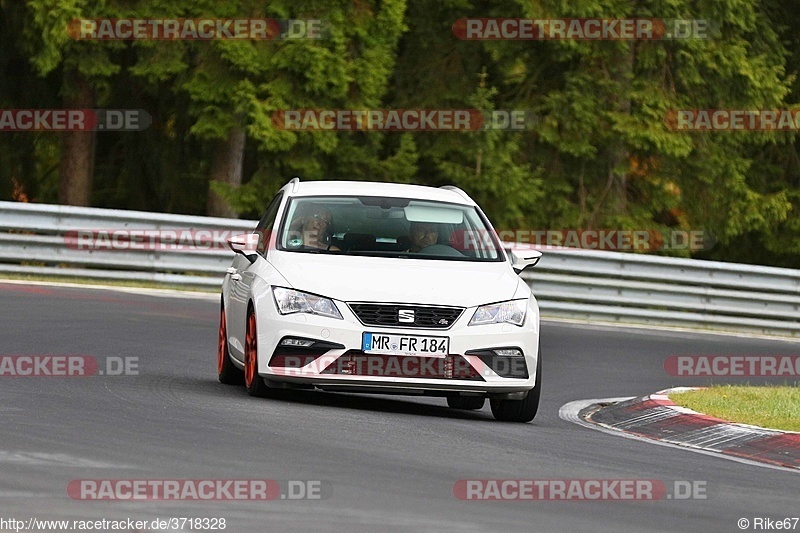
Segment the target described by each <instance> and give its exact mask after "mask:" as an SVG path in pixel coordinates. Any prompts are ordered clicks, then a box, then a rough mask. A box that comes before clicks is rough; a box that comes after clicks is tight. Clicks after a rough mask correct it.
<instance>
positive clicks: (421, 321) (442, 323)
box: [348, 303, 464, 329]
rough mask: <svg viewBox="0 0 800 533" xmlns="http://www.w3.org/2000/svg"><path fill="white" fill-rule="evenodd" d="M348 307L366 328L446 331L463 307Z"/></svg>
mask: <svg viewBox="0 0 800 533" xmlns="http://www.w3.org/2000/svg"><path fill="white" fill-rule="evenodd" d="M348 305H349V306H350V309H351V310H352V311H353V313H354V314H355V315H356V316H357V317H358V319H359V320H360V321H361V323H362V324H365V325H368V326H395V327H403V328H431V329H448V328H450V326H452V325H453V324H454V323H455V321H456V320H458V317H459V316H461V313H463V312H464V308H463V307H438V306H426V305H403V304H369V303H351V304H348Z"/></svg>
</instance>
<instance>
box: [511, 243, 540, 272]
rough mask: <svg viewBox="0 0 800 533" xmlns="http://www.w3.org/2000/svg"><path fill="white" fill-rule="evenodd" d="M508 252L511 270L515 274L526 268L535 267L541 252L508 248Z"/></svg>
mask: <svg viewBox="0 0 800 533" xmlns="http://www.w3.org/2000/svg"><path fill="white" fill-rule="evenodd" d="M508 252H509V253H510V254H511V268H513V269H514V272H516V273H517V274H519V273H521V272H522V271H523V270H525V269H526V268H528V267H532V266H536V263H538V262H539V259H541V258H542V252H540V251H539V250H523V249H520V248H509V249H508Z"/></svg>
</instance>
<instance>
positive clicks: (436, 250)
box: [417, 244, 466, 257]
mask: <svg viewBox="0 0 800 533" xmlns="http://www.w3.org/2000/svg"><path fill="white" fill-rule="evenodd" d="M417 253H418V254H429V255H441V256H444V257H466V256H465V255H464V254H462V253H461V252H459V251H458V250H456V249H455V248H453V247H452V246H448V245H446V244H431V245H429V246H426V247H425V248H422V249H420V250H419V251H418V252H417Z"/></svg>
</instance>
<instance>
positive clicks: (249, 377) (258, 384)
mask: <svg viewBox="0 0 800 533" xmlns="http://www.w3.org/2000/svg"><path fill="white" fill-rule="evenodd" d="M257 339H258V337H257V336H256V313H255V311H253V310H252V309H250V310H249V311H248V313H247V330H246V333H245V341H244V386H245V387H246V388H247V393H248V394H250V396H258V397H264V396H268V395H269V387H267V384H266V383H264V379H263V378H262V377H261V376H259V375H258V340H257Z"/></svg>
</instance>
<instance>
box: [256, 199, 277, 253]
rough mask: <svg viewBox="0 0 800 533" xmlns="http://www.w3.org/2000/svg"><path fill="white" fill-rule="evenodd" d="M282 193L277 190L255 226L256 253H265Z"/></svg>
mask: <svg viewBox="0 0 800 533" xmlns="http://www.w3.org/2000/svg"><path fill="white" fill-rule="evenodd" d="M282 198H283V193H282V192H279V193H278V194H277V195H276V196H275V198H273V199H272V202H270V204H269V207H267V212H266V213H264V216H263V217H261V220H260V221H259V222H258V226H256V233H257V234H258V253H260V254H261V255H264V254H265V253H267V246H268V245H269V240H270V238H271V237H272V229H273V228H274V227H275V218H276V217H277V216H278V207H280V205H281V199H282Z"/></svg>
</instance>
